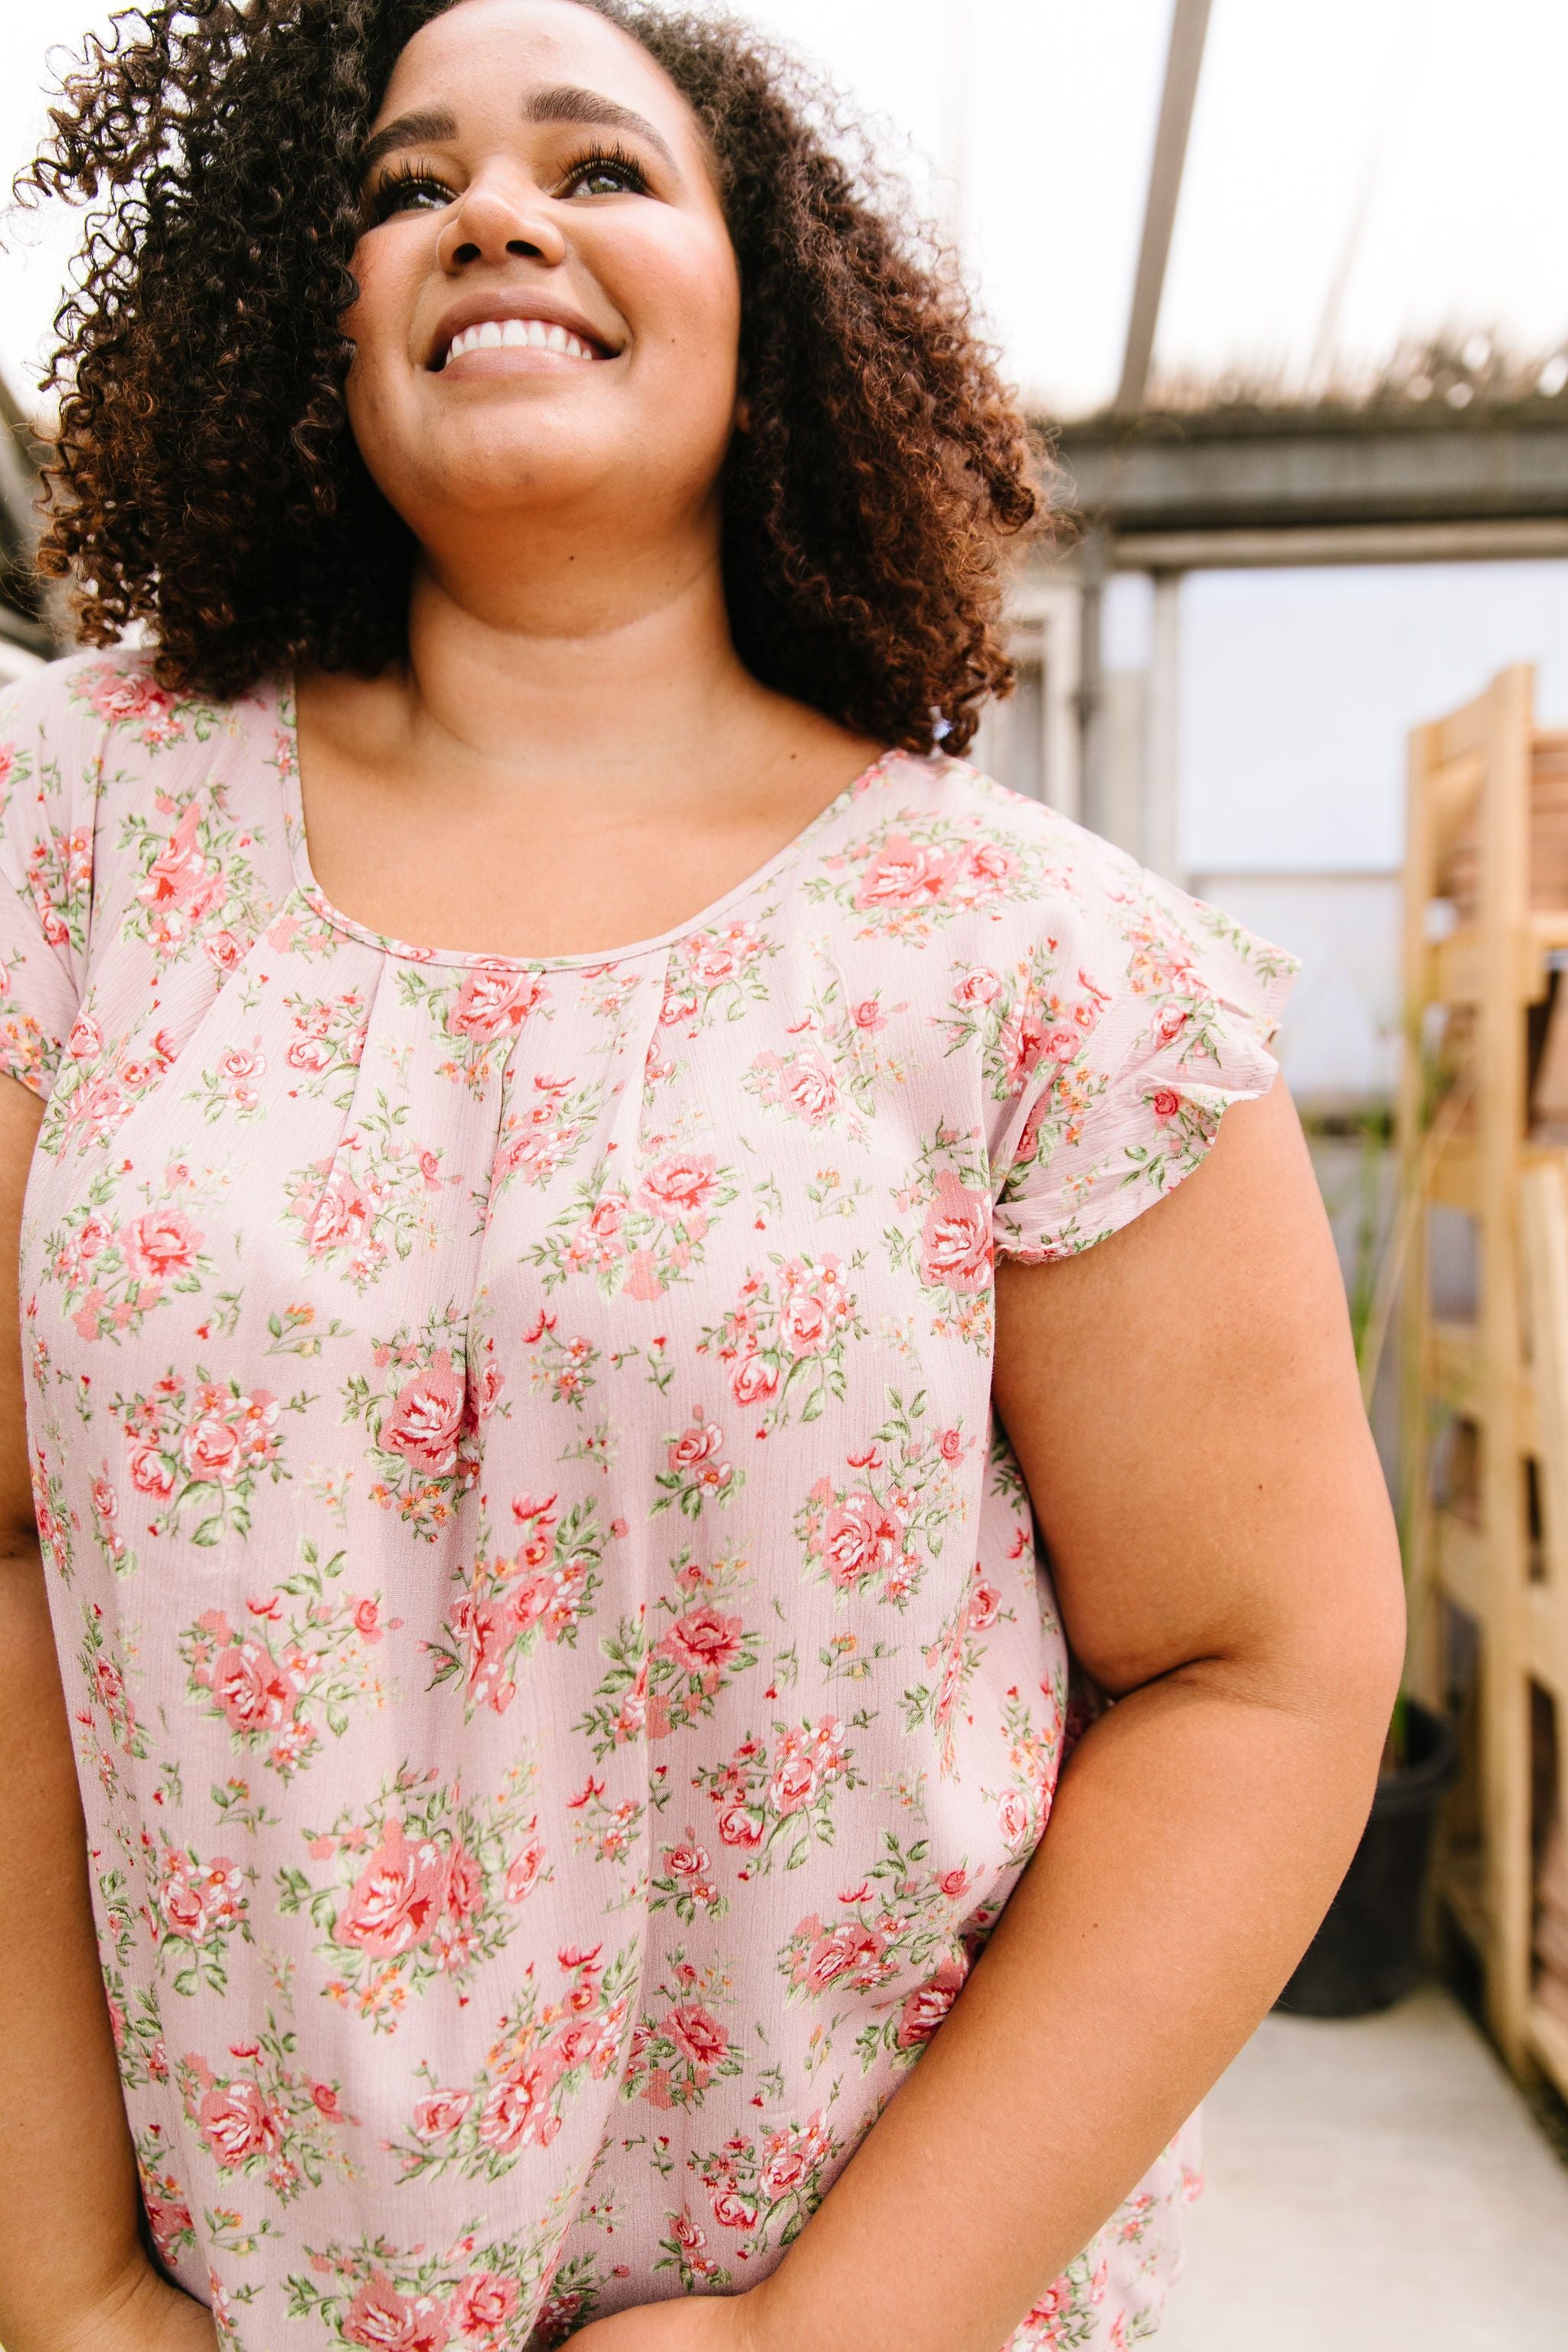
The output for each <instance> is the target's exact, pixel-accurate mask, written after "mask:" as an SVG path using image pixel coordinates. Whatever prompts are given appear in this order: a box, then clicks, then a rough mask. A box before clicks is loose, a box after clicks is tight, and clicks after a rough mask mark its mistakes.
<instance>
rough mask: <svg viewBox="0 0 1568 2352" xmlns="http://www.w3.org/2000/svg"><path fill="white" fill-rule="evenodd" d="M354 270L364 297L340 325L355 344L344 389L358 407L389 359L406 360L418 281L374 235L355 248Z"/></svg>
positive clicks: (351, 263)
mask: <svg viewBox="0 0 1568 2352" xmlns="http://www.w3.org/2000/svg"><path fill="white" fill-rule="evenodd" d="M349 267H350V268H351V269H352V270H353V276H354V282H355V283H356V285H357V286H358V288H359V294H358V297H357V299H355V300H354V301H353V302H352V303H351V304H350V306H349V308H348V309H347V310H345V311H344V312H343V313H342V319H341V320H340V321H339V323H340V325H341V326H342V331H343V332H344V334H345V335H347V336H348V337H349V338H350V340H351V341H352V342H353V346H354V356H353V364H352V366H351V367H350V370H349V375H348V382H347V384H346V385H345V387H344V389H345V393H346V394H347V396H348V398H349V400H350V402H351V403H352V402H353V400H354V398H355V397H356V396H361V397H363V394H365V392H366V390H367V388H368V387H369V385H370V384H371V383H374V381H375V379H376V378H377V377H378V376H379V375H380V374H381V373H383V371H384V368H385V365H386V362H387V361H388V360H389V359H398V360H401V361H403V362H406V360H407V356H408V348H407V347H408V320H409V316H410V307H409V306H410V303H411V302H412V299H413V283H412V281H411V279H410V272H409V270H408V268H407V267H406V265H401V266H400V264H399V261H398V257H397V256H396V255H395V253H393V252H392V251H390V250H389V249H388V248H387V247H385V246H384V245H378V244H377V242H376V241H375V239H374V237H365V238H363V239H362V240H361V242H360V243H359V244H358V245H357V246H356V247H354V250H353V256H352V257H351V259H350V263H349Z"/></svg>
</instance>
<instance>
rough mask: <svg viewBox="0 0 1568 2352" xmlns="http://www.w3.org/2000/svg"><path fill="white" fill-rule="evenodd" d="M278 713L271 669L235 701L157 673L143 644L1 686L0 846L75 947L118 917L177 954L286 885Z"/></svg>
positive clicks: (283, 756)
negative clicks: (209, 925)
mask: <svg viewBox="0 0 1568 2352" xmlns="http://www.w3.org/2000/svg"><path fill="white" fill-rule="evenodd" d="M287 715H288V714H287V709H286V705H285V698H284V695H283V692H282V689H281V688H279V686H278V685H277V684H275V683H273V682H264V683H263V684H262V686H260V687H259V688H257V689H255V690H254V691H253V692H252V693H251V694H248V695H246V696H243V697H239V698H235V699H232V700H220V699H216V698H208V697H205V696H201V695H197V694H191V693H183V692H180V691H178V690H174V689H171V688H167V687H164V686H163V685H161V684H160V683H159V680H158V677H157V675H156V670H155V667H154V656H153V652H152V650H151V649H149V648H144V647H140V646H134V647H133V646H115V647H113V648H111V649H110V650H109V651H107V652H91V653H84V654H75V655H71V656H68V657H67V658H66V659H64V660H61V661H58V662H50V663H48V664H47V665H46V666H45V667H41V668H39V669H36V670H32V671H29V672H28V673H27V674H26V676H25V677H22V678H20V679H18V680H16V682H15V683H14V684H12V685H11V686H10V687H8V688H6V689H5V691H4V693H0V793H4V801H3V823H0V858H3V859H4V862H5V867H6V869H7V871H8V873H9V874H10V876H11V878H13V879H14V880H16V881H17V882H18V883H20V884H23V885H25V887H26V888H28V889H29V890H30V892H31V894H32V896H33V897H34V898H35V900H36V901H37V905H38V907H39V909H40V912H41V913H43V914H44V915H45V918H46V920H47V921H48V922H50V923H55V922H58V923H60V924H62V925H63V926H64V928H65V931H66V933H67V934H68V938H69V941H70V944H71V947H72V949H73V950H74V951H75V953H76V954H77V956H78V958H79V960H84V959H86V957H87V956H88V953H89V942H91V941H98V942H101V941H104V940H108V939H110V938H111V937H113V936H115V935H117V934H118V933H121V932H123V931H124V930H125V929H126V927H127V925H129V926H130V928H131V929H132V930H133V931H134V932H135V933H136V935H137V936H139V937H140V936H141V935H142V932H143V931H146V930H148V929H149V927H151V928H152V930H153V932H154V933H155V934H156V936H155V938H154V941H153V943H154V944H155V945H156V947H157V948H158V950H159V952H160V954H161V955H164V956H170V955H173V954H174V953H176V952H178V951H180V950H181V949H182V948H183V947H184V946H185V945H188V944H190V943H191V941H192V940H193V939H194V937H195V926H196V924H197V919H198V918H200V919H202V920H204V921H207V922H226V923H229V924H230V925H231V926H232V927H236V928H237V927H238V926H239V924H240V922H241V919H242V918H243V919H245V920H247V921H249V919H250V917H251V915H252V914H253V913H254V911H255V909H256V908H259V907H262V906H264V904H266V903H270V899H271V898H274V897H276V895H277V893H278V891H279V889H281V888H284V887H287V866H288V861H287V856H286V845H285V836H286V831H287V818H288V811H287V803H286V801H285V800H283V799H282V798H281V797H280V793H279V786H280V780H281V778H282V776H283V774H284V772H285V771H286V768H287V766H288V763H289V750H288V746H289V741H290V738H289V733H288V730H287V726H286V725H285V724H284V723H283V722H284V721H285V720H286V719H287ZM252 928H254V925H252ZM92 951H93V953H95V954H96V952H97V950H96V948H94V949H93V950H92Z"/></svg>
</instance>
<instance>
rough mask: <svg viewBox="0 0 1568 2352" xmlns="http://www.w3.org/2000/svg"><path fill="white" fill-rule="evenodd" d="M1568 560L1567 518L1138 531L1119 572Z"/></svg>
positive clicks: (1121, 552) (1119, 553)
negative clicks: (1322, 565)
mask: <svg viewBox="0 0 1568 2352" xmlns="http://www.w3.org/2000/svg"><path fill="white" fill-rule="evenodd" d="M1563 557H1568V518H1565V519H1563V520H1556V521H1552V520H1547V521H1542V522H1530V521H1522V522H1437V523H1421V522H1413V523H1401V522H1392V523H1359V524H1357V523H1348V524H1345V525H1342V526H1341V527H1339V528H1337V529H1336V528H1333V527H1330V528H1327V529H1323V530H1299V529H1291V528H1289V527H1287V528H1285V529H1282V530H1132V531H1123V532H1121V533H1120V534H1119V535H1118V536H1117V537H1116V538H1115V539H1113V540H1112V541H1111V542H1110V563H1111V566H1112V568H1113V569H1114V570H1115V571H1118V572H1253V571H1267V570H1270V569H1279V568H1285V567H1289V566H1290V565H1295V564H1312V565H1315V564H1324V563H1520V562H1547V561H1552V560H1561V559H1562V558H1563Z"/></svg>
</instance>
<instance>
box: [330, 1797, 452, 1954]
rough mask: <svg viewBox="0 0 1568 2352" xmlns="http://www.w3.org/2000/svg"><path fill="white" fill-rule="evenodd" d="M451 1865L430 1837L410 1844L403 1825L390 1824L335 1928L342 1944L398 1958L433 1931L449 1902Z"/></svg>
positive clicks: (383, 1831)
mask: <svg viewBox="0 0 1568 2352" xmlns="http://www.w3.org/2000/svg"><path fill="white" fill-rule="evenodd" d="M449 1867H450V1865H449V1864H448V1862H447V1858H446V1856H444V1855H443V1854H442V1853H440V1852H439V1850H438V1849H437V1847H436V1846H435V1845H433V1844H432V1843H430V1842H429V1841H428V1840H427V1839H426V1840H421V1841H420V1842H418V1843H416V1844H415V1845H413V1846H410V1845H409V1843H408V1841H407V1839H406V1838H405V1836H404V1833H403V1824H402V1822H399V1821H395V1820H392V1821H388V1822H387V1823H386V1824H385V1826H384V1829H383V1830H382V1833H381V1843H380V1844H379V1845H378V1846H377V1847H376V1850H375V1852H374V1854H372V1856H371V1858H370V1861H369V1862H368V1864H366V1865H365V1868H364V1870H363V1873H362V1874H361V1875H360V1877H359V1878H358V1879H357V1880H356V1881H355V1883H354V1885H353V1890H352V1892H351V1893H350V1895H349V1899H348V1902H347V1903H346V1905H345V1906H344V1907H343V1909H342V1911H341V1912H340V1914H339V1915H338V1919H337V1924H336V1926H335V1927H334V1928H333V1931H332V1932H333V1934H334V1935H335V1936H336V1937H337V1939H338V1941H339V1943H340V1944H357V1945H358V1946H359V1947H360V1948H361V1949H362V1950H363V1951H365V1952H368V1953H370V1954H372V1955H373V1956H374V1957H376V1958H396V1957H398V1956H400V1955H401V1954H403V1953H404V1952H406V1951H408V1950H409V1949H411V1948H412V1947H413V1946H414V1945H416V1944H420V1943H424V1942H425V1941H426V1938H427V1937H429V1936H430V1934H431V1933H432V1931H433V1929H434V1927H435V1925H436V1921H437V1917H438V1916H439V1914H440V1912H441V1909H442V1907H443V1906H444V1905H445V1903H446V1900H447V1873H448V1869H449Z"/></svg>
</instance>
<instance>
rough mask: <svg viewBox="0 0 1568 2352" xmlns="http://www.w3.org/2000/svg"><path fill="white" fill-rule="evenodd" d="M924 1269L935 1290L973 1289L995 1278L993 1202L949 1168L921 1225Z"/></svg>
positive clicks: (979, 1288) (925, 1278)
mask: <svg viewBox="0 0 1568 2352" xmlns="http://www.w3.org/2000/svg"><path fill="white" fill-rule="evenodd" d="M921 1276H922V1279H923V1280H924V1281H925V1282H927V1283H928V1284H929V1285H930V1286H931V1288H932V1289H938V1288H943V1287H945V1288H946V1289H949V1290H956V1291H969V1292H973V1291H977V1290H982V1289H984V1287H985V1286H986V1285H987V1284H988V1283H989V1281H990V1278H991V1217H990V1203H989V1202H988V1201H987V1200H986V1197H985V1195H984V1192H970V1191H969V1190H968V1189H967V1187H966V1186H964V1185H963V1184H961V1183H960V1182H959V1181H958V1178H957V1177H956V1176H954V1175H953V1174H952V1172H951V1171H949V1170H947V1169H943V1170H942V1173H941V1174H940V1175H939V1176H938V1178H937V1180H936V1198H935V1200H934V1201H933V1202H931V1207H930V1208H929V1209H928V1210H927V1211H926V1215H925V1223H924V1224H923V1225H922V1226H921Z"/></svg>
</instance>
